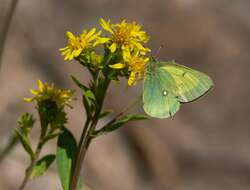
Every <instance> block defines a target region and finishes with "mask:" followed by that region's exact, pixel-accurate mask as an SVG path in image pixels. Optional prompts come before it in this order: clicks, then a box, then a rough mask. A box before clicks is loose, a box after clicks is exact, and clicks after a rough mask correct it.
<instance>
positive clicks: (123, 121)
mask: <svg viewBox="0 0 250 190" xmlns="http://www.w3.org/2000/svg"><path fill="white" fill-rule="evenodd" d="M144 119H148V117H147V116H146V115H125V116H122V117H120V118H118V119H116V120H113V122H109V123H108V124H107V125H105V126H104V127H103V128H101V129H100V130H97V131H96V132H95V133H94V136H95V137H97V136H100V135H103V134H106V133H109V132H112V131H114V130H116V129H118V128H120V127H122V126H123V125H124V124H126V123H128V122H129V121H138V120H144Z"/></svg>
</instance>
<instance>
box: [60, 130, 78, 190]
mask: <svg viewBox="0 0 250 190" xmlns="http://www.w3.org/2000/svg"><path fill="white" fill-rule="evenodd" d="M76 153H77V144H76V140H75V138H74V136H73V135H72V133H71V132H70V131H69V130H68V129H66V128H64V129H63V132H62V133H61V134H60V136H59V138H58V142H57V153H56V162H57V170H58V175H59V178H60V180H61V184H62V187H63V190H69V185H70V177H71V170H72V165H73V162H74V160H75V156H76Z"/></svg>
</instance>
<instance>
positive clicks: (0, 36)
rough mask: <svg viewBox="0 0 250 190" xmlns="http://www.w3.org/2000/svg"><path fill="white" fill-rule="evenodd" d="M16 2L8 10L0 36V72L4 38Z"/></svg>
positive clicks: (16, 0)
mask: <svg viewBox="0 0 250 190" xmlns="http://www.w3.org/2000/svg"><path fill="white" fill-rule="evenodd" d="M17 2H18V0H12V2H11V5H10V9H9V11H8V13H7V16H6V20H5V22H4V24H3V30H2V32H1V34H0V70H1V65H2V58H3V51H4V46H5V42H6V38H7V35H8V32H9V29H10V25H11V21H12V19H13V16H14V13H15V10H16V7H17Z"/></svg>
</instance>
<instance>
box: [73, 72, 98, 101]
mask: <svg viewBox="0 0 250 190" xmlns="http://www.w3.org/2000/svg"><path fill="white" fill-rule="evenodd" d="M71 78H72V80H73V81H74V83H75V84H76V85H77V86H78V87H79V88H81V89H82V90H83V93H84V95H85V96H86V97H88V98H89V99H91V100H94V101H95V100H96V98H95V95H94V93H93V92H92V91H91V90H90V89H89V88H88V87H87V86H85V85H83V84H82V83H80V81H79V80H78V79H77V78H76V77H74V76H71Z"/></svg>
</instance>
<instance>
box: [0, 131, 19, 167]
mask: <svg viewBox="0 0 250 190" xmlns="http://www.w3.org/2000/svg"><path fill="white" fill-rule="evenodd" d="M17 143H18V138H17V136H16V135H15V134H13V135H12V136H11V137H10V139H9V141H8V144H7V145H6V146H5V147H4V148H3V150H2V151H1V152H0V163H1V162H2V161H3V159H4V158H5V157H6V156H7V155H8V154H9V153H10V152H11V151H12V150H13V148H14V147H15V146H16V144H17Z"/></svg>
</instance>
